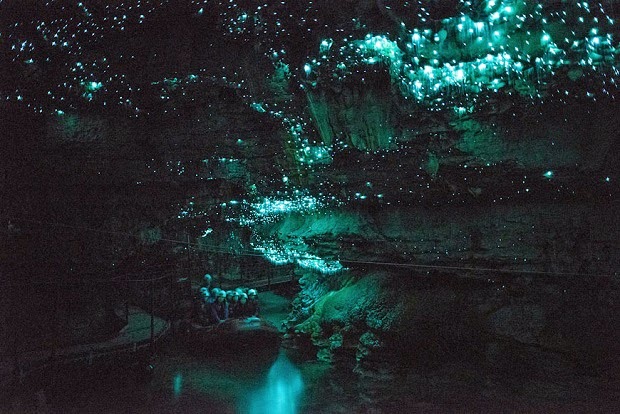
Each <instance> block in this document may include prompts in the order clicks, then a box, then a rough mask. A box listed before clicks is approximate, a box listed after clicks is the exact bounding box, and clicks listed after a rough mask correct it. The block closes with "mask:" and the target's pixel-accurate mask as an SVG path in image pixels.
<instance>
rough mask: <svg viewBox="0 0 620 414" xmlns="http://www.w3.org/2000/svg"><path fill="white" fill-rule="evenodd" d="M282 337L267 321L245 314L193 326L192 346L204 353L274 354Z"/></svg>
mask: <svg viewBox="0 0 620 414" xmlns="http://www.w3.org/2000/svg"><path fill="white" fill-rule="evenodd" d="M281 340H282V338H281V335H280V332H279V331H278V328H276V327H275V325H273V324H272V323H271V322H269V321H267V320H265V319H262V318H258V317H249V318H241V319H227V320H225V321H224V322H221V323H219V324H214V325H208V326H204V327H198V328H195V329H193V332H192V334H191V342H192V344H193V347H194V348H195V349H197V350H199V351H200V352H201V353H204V354H205V355H213V354H222V353H224V354H234V353H239V352H249V353H252V354H254V355H258V354H263V353H264V354H265V355H272V354H273V355H277V353H278V351H279V349H280V342H281Z"/></svg>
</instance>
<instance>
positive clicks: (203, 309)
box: [192, 288, 211, 325]
mask: <svg viewBox="0 0 620 414" xmlns="http://www.w3.org/2000/svg"><path fill="white" fill-rule="evenodd" d="M209 298H210V293H209V289H205V288H201V289H200V296H199V297H198V299H197V300H196V302H195V303H194V312H193V317H192V320H193V321H194V322H195V323H198V324H200V325H208V324H209V321H210V311H211V304H210V303H209Z"/></svg>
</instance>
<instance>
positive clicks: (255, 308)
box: [246, 289, 260, 316]
mask: <svg viewBox="0 0 620 414" xmlns="http://www.w3.org/2000/svg"><path fill="white" fill-rule="evenodd" d="M246 307H247V311H246V313H247V314H248V315H247V316H258V315H259V313H260V305H259V303H258V292H257V291H256V289H250V290H248V303H247V304H246Z"/></svg>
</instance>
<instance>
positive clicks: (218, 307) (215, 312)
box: [211, 289, 228, 323]
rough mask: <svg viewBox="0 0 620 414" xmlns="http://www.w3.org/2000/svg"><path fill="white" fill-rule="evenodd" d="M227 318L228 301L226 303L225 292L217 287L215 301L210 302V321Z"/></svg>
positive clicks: (222, 320) (218, 321)
mask: <svg viewBox="0 0 620 414" xmlns="http://www.w3.org/2000/svg"><path fill="white" fill-rule="evenodd" d="M226 319H228V303H226V292H225V291H223V290H220V289H218V292H217V296H216V297H215V302H213V303H211V322H212V323H221V322H224V321H225V320H226Z"/></svg>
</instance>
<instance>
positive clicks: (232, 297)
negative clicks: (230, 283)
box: [226, 290, 239, 318]
mask: <svg viewBox="0 0 620 414" xmlns="http://www.w3.org/2000/svg"><path fill="white" fill-rule="evenodd" d="M226 302H228V317H229V318H236V317H237V308H238V307H239V294H238V293H237V291H235V290H229V291H228V292H226Z"/></svg>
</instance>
